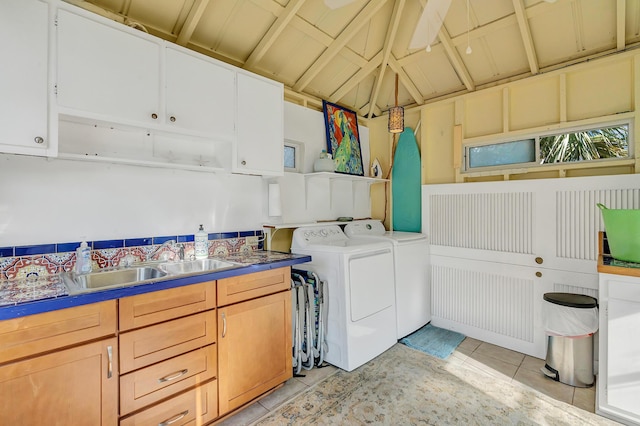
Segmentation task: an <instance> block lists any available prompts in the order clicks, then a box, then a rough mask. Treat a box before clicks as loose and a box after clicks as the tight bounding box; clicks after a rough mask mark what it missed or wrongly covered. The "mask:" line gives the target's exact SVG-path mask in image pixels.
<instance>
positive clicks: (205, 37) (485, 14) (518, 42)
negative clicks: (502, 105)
mask: <svg viewBox="0 0 640 426" xmlns="http://www.w3.org/2000/svg"><path fill="white" fill-rule="evenodd" d="M66 1H67V2H69V3H73V4H76V5H78V6H80V7H83V8H85V9H88V10H91V11H93V12H95V13H99V14H101V15H103V16H107V17H109V18H111V19H114V20H118V21H120V22H123V23H125V24H128V25H130V26H132V27H135V28H139V29H140V30H143V31H147V32H149V33H150V34H153V35H156V36H158V37H160V38H162V39H165V40H168V41H171V42H175V43H177V44H179V45H182V46H185V47H187V48H189V49H192V50H195V51H198V52H200V53H204V54H206V55H209V56H211V57H214V58H217V59H219V60H222V61H224V62H228V63H231V64H233V65H236V66H238V67H242V68H245V69H247V70H250V71H253V72H255V73H258V74H261V75H264V76H266V77H269V78H271V79H274V80H277V81H280V82H282V83H283V84H284V85H285V88H286V97H287V98H289V99H296V98H299V99H301V100H303V101H304V102H310V103H311V104H314V105H315V106H318V105H319V104H320V100H322V99H326V100H329V101H331V102H334V103H337V104H340V105H343V106H345V107H348V108H350V109H353V110H355V111H357V112H358V113H359V115H361V116H363V117H373V116H378V115H381V114H382V113H384V112H385V111H386V110H387V109H388V108H389V107H390V106H393V105H394V103H395V94H394V91H395V75H396V74H397V75H398V79H399V94H398V104H399V105H403V106H405V107H409V108H410V107H413V106H417V105H423V104H425V103H429V102H433V101H435V100H438V99H443V98H446V97H450V96H455V95H459V94H463V93H467V92H473V91H475V90H479V89H481V88H484V87H489V86H492V85H495V84H499V83H502V82H507V81H511V80H516V79H521V78H526V77H529V76H532V75H535V74H539V73H543V72H545V71H549V70H553V69H557V68H560V67H564V66H566V65H569V64H574V63H578V62H581V61H585V60H589V59H593V58H596V57H599V56H603V55H608V54H615V53H617V52H621V51H624V50H628V49H631V48H635V47H637V46H638V45H639V42H640V2H639V1H637V0H557V1H553V0H547V1H543V0H452V3H451V6H450V8H449V10H448V13H447V14H446V16H445V19H444V24H443V25H442V27H441V29H440V31H439V33H438V35H437V38H436V40H435V42H434V43H432V44H431V51H430V52H427V51H426V50H425V49H424V48H419V49H410V48H409V44H410V41H411V38H412V36H413V32H414V30H415V27H416V24H417V22H418V19H419V17H420V15H421V13H422V10H423V8H424V7H425V5H426V4H427V2H428V1H429V0H355V1H352V2H351V3H350V4H348V5H346V6H343V7H340V8H337V9H333V10H332V9H330V8H329V7H327V6H326V5H325V3H324V1H323V0H87V1H83V0H66ZM467 5H468V6H469V8H468V9H467ZM468 46H470V47H471V53H470V54H467V53H466V51H467V48H468Z"/></svg>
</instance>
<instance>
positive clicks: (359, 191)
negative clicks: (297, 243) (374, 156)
mask: <svg viewBox="0 0 640 426" xmlns="http://www.w3.org/2000/svg"><path fill="white" fill-rule="evenodd" d="M358 128H359V131H360V144H361V149H362V163H363V167H364V172H365V176H368V175H369V157H370V154H369V153H370V151H369V129H368V128H366V127H363V126H358ZM284 137H285V140H290V141H293V142H300V143H303V144H304V151H305V152H304V162H303V165H302V171H303V172H304V173H312V172H313V163H314V161H315V160H316V158H318V156H319V155H320V152H321V151H322V150H323V149H325V150H326V149H327V138H326V132H325V124H324V117H323V114H322V112H319V111H314V110H311V109H309V108H305V107H302V106H299V105H295V104H292V103H289V102H285V108H284ZM274 181H277V182H279V183H280V187H281V194H282V216H281V217H270V218H269V222H270V223H300V222H311V221H316V220H335V219H336V218H338V217H339V216H351V217H355V218H362V217H369V216H370V215H371V200H370V196H369V185H368V184H367V183H366V182H355V183H353V182H351V181H347V180H339V179H336V180H329V179H325V178H309V177H305V176H303V175H302V174H300V173H286V174H285V176H284V177H281V178H278V179H274Z"/></svg>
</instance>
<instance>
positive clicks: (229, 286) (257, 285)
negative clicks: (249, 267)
mask: <svg viewBox="0 0 640 426" xmlns="http://www.w3.org/2000/svg"><path fill="white" fill-rule="evenodd" d="M290 287H291V268H289V267H286V268H278V269H271V270H268V271H262V272H256V273H254V274H247V275H239V276H237V277H231V278H224V279H222V280H218V306H226V305H229V304H231V303H237V302H242V301H244V300H249V299H254V298H256V297H260V296H265V295H267V294H272V293H277V292H279V291H282V290H287V289H289V288H290Z"/></svg>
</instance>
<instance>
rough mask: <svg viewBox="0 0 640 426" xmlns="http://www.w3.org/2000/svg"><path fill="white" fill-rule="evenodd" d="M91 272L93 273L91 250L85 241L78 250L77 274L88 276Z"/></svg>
mask: <svg viewBox="0 0 640 426" xmlns="http://www.w3.org/2000/svg"><path fill="white" fill-rule="evenodd" d="M89 272H91V248H90V247H89V245H88V244H87V242H86V241H83V242H82V243H80V247H78V248H77V249H76V273H77V274H88V273H89Z"/></svg>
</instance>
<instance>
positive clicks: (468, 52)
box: [465, 46, 473, 55]
mask: <svg viewBox="0 0 640 426" xmlns="http://www.w3.org/2000/svg"><path fill="white" fill-rule="evenodd" d="M465 52H466V54H467V55H471V52H473V50H471V46H467V50H466V51H465Z"/></svg>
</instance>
